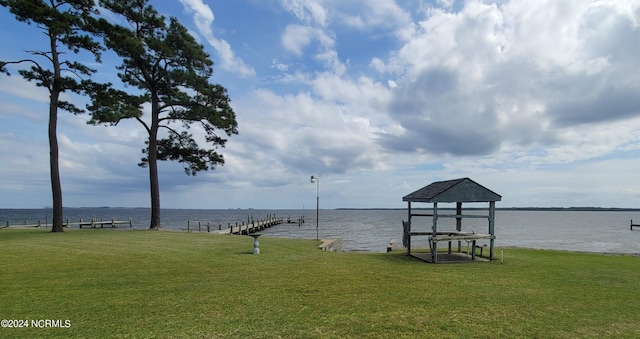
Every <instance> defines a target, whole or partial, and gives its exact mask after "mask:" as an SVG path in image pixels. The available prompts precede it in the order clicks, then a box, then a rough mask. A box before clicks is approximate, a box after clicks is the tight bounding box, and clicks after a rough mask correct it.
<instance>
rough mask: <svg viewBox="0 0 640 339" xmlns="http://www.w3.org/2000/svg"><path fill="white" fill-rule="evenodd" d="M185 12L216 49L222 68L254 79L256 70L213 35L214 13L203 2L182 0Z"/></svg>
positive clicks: (227, 44)
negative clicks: (191, 17) (189, 14)
mask: <svg viewBox="0 0 640 339" xmlns="http://www.w3.org/2000/svg"><path fill="white" fill-rule="evenodd" d="M180 2H181V3H182V5H183V6H184V8H185V11H187V12H189V13H192V14H193V21H194V22H195V24H196V27H197V28H198V32H200V34H202V35H203V36H204V38H205V39H206V40H207V42H208V43H209V44H210V45H211V46H212V47H213V48H215V50H216V51H217V52H218V56H219V57H220V60H221V62H222V67H223V68H225V69H227V70H228V71H230V72H237V73H238V74H239V75H240V76H243V77H252V76H254V75H255V73H256V72H255V70H254V69H253V68H251V67H250V66H247V65H246V64H245V63H244V61H242V59H241V58H239V57H238V56H236V55H235V52H234V51H233V49H232V48H231V45H230V44H229V43H228V42H227V41H226V40H224V39H218V38H216V37H215V35H214V34H213V29H212V26H213V21H214V15H213V11H212V10H211V8H210V7H209V5H206V4H204V3H203V2H202V0H180Z"/></svg>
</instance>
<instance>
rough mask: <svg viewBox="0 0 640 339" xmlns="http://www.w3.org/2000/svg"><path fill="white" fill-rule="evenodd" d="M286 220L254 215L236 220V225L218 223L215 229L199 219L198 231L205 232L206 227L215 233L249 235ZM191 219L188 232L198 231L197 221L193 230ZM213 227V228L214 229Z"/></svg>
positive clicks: (208, 230)
mask: <svg viewBox="0 0 640 339" xmlns="http://www.w3.org/2000/svg"><path fill="white" fill-rule="evenodd" d="M284 222H285V219H284V218H280V217H276V216H275V215H268V216H267V217H266V218H264V219H257V220H256V219H253V218H252V217H248V218H247V222H246V223H245V222H244V221H243V222H242V223H238V222H236V223H235V225H234V224H231V223H227V227H226V228H222V224H219V225H218V229H217V230H216V229H215V226H214V227H212V226H211V223H208V222H207V223H206V224H205V223H204V222H202V221H198V222H197V223H198V226H197V231H198V232H203V229H204V228H206V231H207V232H208V233H214V234H236V235H249V234H253V233H256V232H260V231H262V230H265V229H267V228H270V227H272V226H275V225H280V224H282V223H284ZM191 223H192V222H191V221H190V220H189V221H187V232H192V231H194V232H195V231H196V226H195V223H196V222H193V223H194V225H193V230H192V226H191ZM212 228H213V229H212Z"/></svg>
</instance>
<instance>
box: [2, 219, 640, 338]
mask: <svg viewBox="0 0 640 339" xmlns="http://www.w3.org/2000/svg"><path fill="white" fill-rule="evenodd" d="M318 244H319V242H316V241H314V240H299V239H298V240H295V239H278V238H269V237H262V238H260V250H261V254H260V255H253V254H251V252H252V249H253V239H252V238H251V237H247V236H229V235H209V234H195V233H178V232H162V231H159V232H156V231H130V230H126V231H125V230H106V229H105V230H93V229H91V230H68V231H66V232H64V233H49V232H48V231H45V230H14V229H3V230H0V318H1V319H24V320H28V321H31V320H41V319H52V320H62V321H63V325H64V320H69V322H70V325H71V326H70V327H68V328H55V327H54V328H34V327H28V328H0V337H2V338H11V337H21V338H36V337H61V338H69V337H82V338H99V337H126V338H148V337H157V338H166V337H205V338H211V337H213V338H218V337H225V338H226V337H233V338H274V337H276V338H277V337H289V338H291V337H293V338H327V337H329V338H330V337H336V338H337V337H352V338H367V337H368V338H400V337H407V338H427V337H438V338H448V337H450V338H462V337H478V338H505V337H521V338H534V337H535V338H575V337H598V338H601V337H615V338H625V337H626V338H638V337H640V288H639V284H640V258H639V257H634V256H610V255H598V254H584V253H569V252H559V251H542V250H525V249H504V263H502V264H501V263H500V262H499V260H495V261H493V262H484V263H482V262H475V263H465V264H438V265H433V264H426V263H424V262H421V261H418V260H416V259H413V258H411V257H408V256H407V255H406V254H405V253H404V252H395V251H394V252H391V253H330V252H323V251H320V250H317V249H316V246H317V245H318ZM499 251H500V249H498V250H497V251H496V253H498V254H499ZM498 257H499V255H498Z"/></svg>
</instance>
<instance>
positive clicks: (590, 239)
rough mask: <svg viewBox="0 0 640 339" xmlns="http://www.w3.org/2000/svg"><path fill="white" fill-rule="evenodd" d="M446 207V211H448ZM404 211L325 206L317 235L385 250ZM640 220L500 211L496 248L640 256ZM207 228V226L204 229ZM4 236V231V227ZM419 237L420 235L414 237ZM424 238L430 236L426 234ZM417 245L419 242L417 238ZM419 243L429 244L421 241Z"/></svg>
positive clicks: (311, 225)
mask: <svg viewBox="0 0 640 339" xmlns="http://www.w3.org/2000/svg"><path fill="white" fill-rule="evenodd" d="M449 212H450V211H445V212H443V213H449ZM303 213H304V216H305V220H306V223H304V224H302V226H298V224H282V225H278V226H275V227H272V228H271V229H268V230H265V231H263V232H262V233H263V234H264V235H265V236H271V237H288V238H308V239H315V237H316V217H315V216H316V213H315V210H306V211H304V212H303V211H302V210H189V209H164V210H162V224H163V227H164V228H171V229H177V230H186V229H187V221H188V220H190V224H191V229H192V230H193V229H196V228H197V224H198V221H200V222H201V224H202V225H205V224H206V223H207V222H208V223H210V225H212V227H213V228H215V229H217V228H218V225H223V227H224V226H225V225H227V223H232V224H235V223H236V222H239V223H241V222H242V221H246V220H247V217H248V216H250V215H252V216H253V217H254V218H256V219H259V218H264V217H266V216H267V214H275V215H276V216H277V217H285V218H287V217H288V216H289V215H290V216H291V218H292V219H297V218H298V217H300V216H301V215H303ZM464 213H467V214H486V212H485V211H468V212H467V211H465V212H464ZM406 214H407V213H406V211H404V210H321V211H320V219H319V228H318V233H319V236H320V238H334V237H341V238H342V239H343V240H344V247H345V250H347V251H370V252H383V251H385V250H386V247H387V244H388V242H389V241H390V240H392V239H395V240H396V241H397V243H398V244H400V243H401V241H402V223H401V221H402V220H403V219H404V220H406V218H407V215H406ZM149 216H150V209H148V208H68V209H65V214H64V217H65V219H69V220H70V221H78V220H79V219H80V218H82V219H83V220H88V219H91V218H98V219H99V218H103V219H105V220H110V219H111V218H115V219H116V220H127V219H129V218H131V220H132V222H133V228H136V229H145V228H147V227H148V225H149ZM631 219H634V220H636V223H640V212H637V211H631V212H622V211H616V212H613V211H597V212H578V211H496V246H499V247H504V246H516V247H528V248H540V249H558V250H570V251H587V252H609V253H634V254H640V228H637V229H634V230H633V231H630V230H629V220H631ZM25 220H27V221H28V223H36V222H37V221H38V220H39V221H41V222H45V220H46V221H48V222H51V210H50V209H0V225H2V226H3V225H6V223H7V221H9V222H10V223H11V224H16V223H24V222H25ZM430 225H431V218H415V219H414V220H413V227H412V228H413V229H414V230H416V229H424V230H426V229H427V228H428V227H430ZM438 225H439V226H438V229H443V230H444V229H455V219H451V218H446V219H440V220H439V221H438ZM203 229H206V227H203ZM487 229H488V226H487V221H486V220H485V219H464V220H463V230H465V231H467V230H469V231H470V230H472V231H475V232H476V233H487V231H488V230H487ZM0 236H2V232H1V231H0ZM415 239H419V238H414V240H415ZM425 240H426V237H425ZM414 243H416V242H415V241H414ZM417 244H418V245H419V246H425V247H426V246H427V244H426V242H424V241H423V242H420V241H417Z"/></svg>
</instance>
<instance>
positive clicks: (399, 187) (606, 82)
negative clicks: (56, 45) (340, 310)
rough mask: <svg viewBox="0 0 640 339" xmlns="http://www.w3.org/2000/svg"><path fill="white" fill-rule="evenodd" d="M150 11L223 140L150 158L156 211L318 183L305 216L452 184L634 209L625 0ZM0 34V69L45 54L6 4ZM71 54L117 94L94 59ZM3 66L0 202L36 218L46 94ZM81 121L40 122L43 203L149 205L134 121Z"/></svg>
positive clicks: (264, 0) (633, 89)
mask: <svg viewBox="0 0 640 339" xmlns="http://www.w3.org/2000/svg"><path fill="white" fill-rule="evenodd" d="M151 4H152V5H153V6H154V7H155V8H156V9H157V10H158V11H159V12H160V13H161V14H163V15H164V16H166V17H167V18H168V17H176V18H177V19H178V20H179V21H180V22H181V23H182V24H183V25H184V26H186V27H187V28H188V30H189V31H190V32H191V34H192V35H193V36H194V37H195V38H196V39H197V41H199V42H200V43H201V44H202V45H203V46H204V48H205V50H206V52H207V53H208V54H209V55H210V56H211V59H212V60H213V61H214V63H215V64H214V75H213V77H212V78H211V79H210V80H211V81H212V82H214V83H219V84H221V85H223V86H224V87H226V88H227V89H228V94H229V97H230V98H231V100H232V101H231V105H232V108H233V109H234V111H235V113H236V118H237V121H238V132H239V134H238V135H233V136H231V137H230V138H229V139H228V142H227V145H226V147H225V148H222V149H220V151H221V152H222V154H223V155H224V159H225V164H224V166H219V167H217V168H215V170H212V171H208V172H200V173H199V174H198V175H197V176H195V177H191V176H187V175H185V173H184V171H183V169H182V167H181V165H180V164H179V163H175V162H162V163H160V169H159V171H160V187H161V204H162V207H163V208H203V209H210V208H211V209H226V208H256V209H299V208H306V209H313V208H315V207H316V206H315V205H316V194H317V193H318V189H319V197H320V208H342V207H344V208H403V207H406V203H403V202H402V197H403V196H405V195H407V194H409V193H411V192H413V191H415V190H417V189H420V188H421V187H423V186H426V185H428V184H430V183H432V182H434V181H440V180H449V179H456V178H463V177H469V178H471V179H472V180H474V181H476V182H478V183H479V184H481V185H483V186H485V187H487V188H489V189H491V190H493V191H494V192H496V193H498V194H500V195H501V196H502V201H501V202H499V203H498V204H497V206H498V207H572V206H598V207H626V208H640V72H639V71H638V70H639V69H640V0H575V1H574V0H562V1H558V0H537V1H528V0H505V1H481V0H469V1H458V0H435V1H427V0H414V1H409V0H406V1H405V0H402V1H400V0H376V1H369V0H350V1H344V0H234V1H223V0H164V1H151ZM0 41H1V42H2V46H3V47H2V49H1V50H0V60H17V59H23V58H25V57H26V56H28V54H27V52H25V51H29V50H36V49H42V48H43V46H46V45H43V42H44V40H43V35H42V33H41V32H40V31H38V30H37V29H36V28H35V27H33V26H28V25H26V24H24V23H20V22H18V21H16V20H15V19H14V17H13V16H12V15H11V13H9V11H8V10H7V9H6V8H0ZM44 43H46V42H44ZM71 56H73V55H71ZM73 57H77V58H79V59H80V60H82V61H84V62H87V63H88V64H91V65H92V66H93V67H95V68H96V69H98V74H97V75H96V76H99V77H100V78H105V79H113V80H111V81H113V82H114V83H115V82H117V81H118V79H117V77H116V73H117V70H116V69H115V67H116V66H117V65H118V64H119V62H120V61H119V60H118V59H117V58H116V57H115V56H114V55H112V54H109V53H105V55H104V58H103V60H102V61H103V62H102V64H97V63H95V62H94V61H93V60H92V59H91V58H90V57H88V56H87V55H84V54H82V53H81V54H79V55H77V56H73ZM10 70H11V72H12V76H6V75H0V208H41V207H45V206H51V205H52V202H51V187H50V179H49V147H48V139H47V121H48V115H47V114H48V113H47V112H48V104H47V103H48V93H46V92H45V91H43V90H42V89H40V88H37V87H35V86H34V85H33V84H32V83H28V82H26V81H24V80H23V79H22V78H21V77H20V76H19V75H18V73H17V68H15V67H12V68H10ZM65 99H67V100H69V101H72V102H74V103H78V104H79V105H80V106H83V105H84V101H83V100H85V99H84V98H81V97H77V96H73V95H71V94H67V95H65ZM87 120H88V115H86V114H85V115H78V116H75V115H73V114H71V113H68V112H60V113H59V122H58V138H59V143H60V170H61V181H62V188H63V204H64V205H65V206H68V207H93V206H112V207H149V206H150V198H149V180H148V170H147V169H146V168H140V167H138V166H137V164H138V163H139V161H140V158H141V156H142V154H141V150H142V148H143V147H144V146H145V145H144V141H145V137H146V132H145V131H144V130H143V129H142V126H141V125H140V124H139V123H137V122H135V121H125V122H121V123H120V124H119V125H118V126H113V127H105V126H93V125H88V124H87V123H86V122H87ZM195 133H196V134H197V130H196V132H195ZM311 175H314V176H317V177H319V182H318V183H317V184H314V183H311V182H310V177H311ZM425 207H427V206H425Z"/></svg>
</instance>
